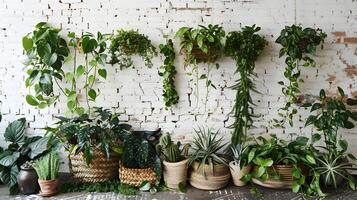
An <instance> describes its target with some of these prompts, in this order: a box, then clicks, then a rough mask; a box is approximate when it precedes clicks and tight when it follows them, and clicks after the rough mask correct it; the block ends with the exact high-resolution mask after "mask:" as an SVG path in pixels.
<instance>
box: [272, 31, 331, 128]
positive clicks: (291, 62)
mask: <svg viewBox="0 0 357 200" xmlns="http://www.w3.org/2000/svg"><path fill="white" fill-rule="evenodd" d="M326 36H327V35H326V33H324V32H322V30H321V29H313V28H304V29H303V28H302V27H301V26H296V25H292V26H286V27H285V28H284V29H283V30H282V31H281V33H280V36H279V37H278V38H277V39H276V41H275V42H276V43H278V44H280V45H281V46H282V48H281V49H280V53H279V57H282V56H286V59H285V63H286V65H287V66H286V68H285V72H284V76H285V78H287V79H288V83H287V84H286V83H284V81H280V82H279V84H280V85H282V86H283V89H282V92H283V94H284V95H285V97H286V100H285V101H286V103H285V106H284V107H283V108H281V109H280V112H279V115H280V116H281V117H282V118H283V119H282V120H277V119H275V120H274V122H275V126H276V127H284V124H285V123H286V122H288V123H289V124H290V126H293V116H294V115H295V114H296V113H297V109H296V108H294V105H295V104H296V103H298V99H299V95H300V94H301V92H300V89H299V82H303V80H302V79H301V78H300V73H301V70H300V67H301V66H304V67H315V65H316V63H315V61H314V60H313V58H312V56H313V55H315V53H316V49H317V47H318V46H320V45H321V48H322V47H323V45H322V44H323V42H324V39H325V38H326Z"/></svg>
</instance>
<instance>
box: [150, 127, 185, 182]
mask: <svg viewBox="0 0 357 200" xmlns="http://www.w3.org/2000/svg"><path fill="white" fill-rule="evenodd" d="M180 146H181V143H180V142H177V143H176V144H175V143H174V142H173V141H172V140H171V137H170V135H169V134H165V135H163V136H161V138H160V142H159V144H157V145H156V151H157V152H158V154H161V155H163V157H164V161H163V166H164V168H163V175H164V181H165V183H166V186H168V187H169V188H174V189H178V188H179V185H180V184H182V185H183V186H185V185H186V180H187V168H188V164H187V163H188V158H187V154H188V149H189V147H190V145H189V144H186V145H185V146H184V147H183V148H182V149H181V150H180Z"/></svg>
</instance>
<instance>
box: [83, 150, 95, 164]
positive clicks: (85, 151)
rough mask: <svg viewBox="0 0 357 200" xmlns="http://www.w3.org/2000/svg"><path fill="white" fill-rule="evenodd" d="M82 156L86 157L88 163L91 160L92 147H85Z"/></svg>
mask: <svg viewBox="0 0 357 200" xmlns="http://www.w3.org/2000/svg"><path fill="white" fill-rule="evenodd" d="M84 158H85V159H86V164H87V165H89V164H90V163H91V162H92V160H93V149H92V148H91V147H87V148H85V149H84Z"/></svg>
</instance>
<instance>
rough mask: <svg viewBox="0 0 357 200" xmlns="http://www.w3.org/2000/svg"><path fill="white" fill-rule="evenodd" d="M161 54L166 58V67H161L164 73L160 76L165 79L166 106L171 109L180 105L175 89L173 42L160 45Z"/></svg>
mask: <svg viewBox="0 0 357 200" xmlns="http://www.w3.org/2000/svg"><path fill="white" fill-rule="evenodd" d="M160 53H162V54H163V55H164V56H165V60H164V65H163V66H161V69H162V71H161V72H159V75H160V76H162V77H163V78H164V80H163V88H164V89H163V97H164V101H165V106H166V107H170V106H172V105H175V104H177V103H178V100H179V96H178V94H177V91H176V89H175V81H174V79H175V74H176V73H177V72H176V69H175V65H174V62H175V56H176V55H175V50H174V44H173V43H172V40H171V39H170V40H168V41H167V43H166V44H161V45H160Z"/></svg>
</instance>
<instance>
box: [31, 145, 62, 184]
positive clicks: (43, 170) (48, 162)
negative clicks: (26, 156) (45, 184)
mask: <svg viewBox="0 0 357 200" xmlns="http://www.w3.org/2000/svg"><path fill="white" fill-rule="evenodd" d="M60 161H61V160H60V157H59V155H58V153H57V152H54V151H51V152H49V153H47V154H46V155H44V156H42V157H40V158H38V159H36V160H34V161H33V162H32V164H31V166H32V167H33V168H34V169H35V170H36V173H37V176H38V179H39V180H55V179H57V178H58V172H59V167H60V164H61V163H60Z"/></svg>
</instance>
